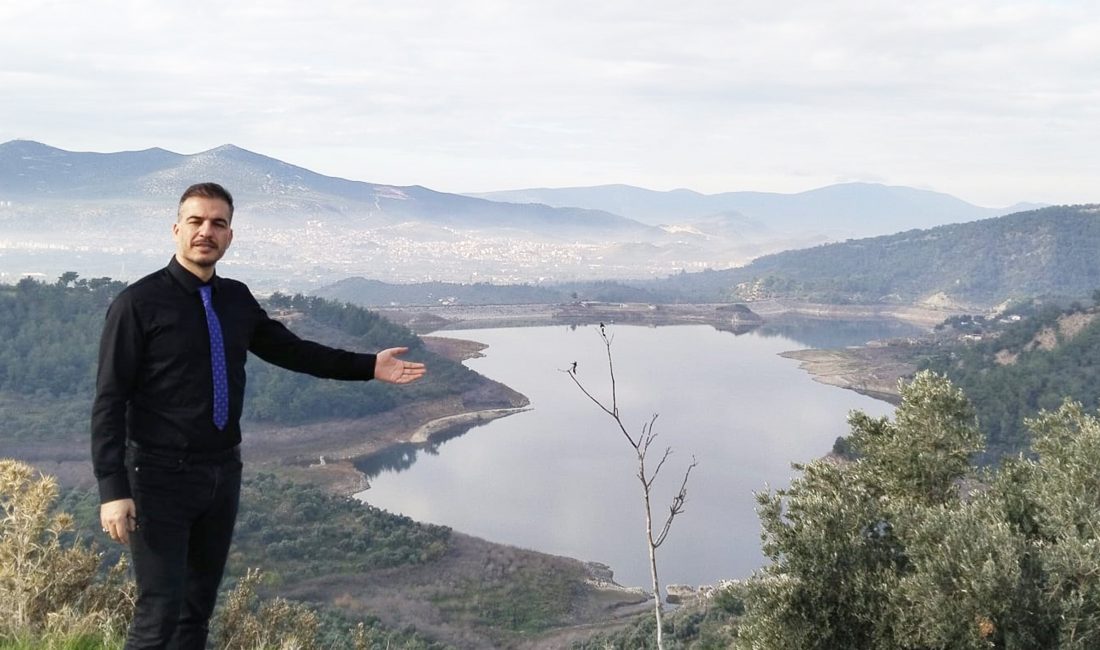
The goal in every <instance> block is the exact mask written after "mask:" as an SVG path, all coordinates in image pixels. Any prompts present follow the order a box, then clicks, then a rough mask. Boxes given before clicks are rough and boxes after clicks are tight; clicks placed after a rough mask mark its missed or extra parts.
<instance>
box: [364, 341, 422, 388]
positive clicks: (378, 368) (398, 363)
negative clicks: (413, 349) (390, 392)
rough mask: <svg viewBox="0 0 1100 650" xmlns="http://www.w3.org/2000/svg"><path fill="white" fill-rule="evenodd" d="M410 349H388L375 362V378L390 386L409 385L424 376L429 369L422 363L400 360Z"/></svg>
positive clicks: (379, 354)
mask: <svg viewBox="0 0 1100 650" xmlns="http://www.w3.org/2000/svg"><path fill="white" fill-rule="evenodd" d="M408 351H409V349H408V348H388V349H385V350H382V351H381V352H379V353H378V355H377V356H376V357H375V360H374V378H375V379H377V380H379V381H384V382H386V383H389V384H408V383H411V382H414V381H416V380H417V379H420V378H421V377H423V376H424V374H425V373H426V372H428V369H427V368H426V367H425V366H424V364H422V363H413V362H412V361H405V360H403V359H398V358H397V357H398V355H401V354H405V353H406V352H408Z"/></svg>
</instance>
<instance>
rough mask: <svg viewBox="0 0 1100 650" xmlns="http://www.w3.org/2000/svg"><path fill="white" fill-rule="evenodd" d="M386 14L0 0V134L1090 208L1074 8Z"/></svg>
mask: <svg viewBox="0 0 1100 650" xmlns="http://www.w3.org/2000/svg"><path fill="white" fill-rule="evenodd" d="M409 5H410V3H404V2H398V1H397V0H381V1H376V2H370V3H359V2H345V1H336V0H317V1H314V2H310V3H301V2H289V1H274V2H258V1H255V2H241V1H238V2H224V1H221V2H215V1H212V0H202V1H200V2H191V3H187V4H183V3H165V2H152V1H148V2H140V1H138V0H131V1H122V0H116V1H111V2H107V1H94V0H93V1H86V2H40V3H18V4H17V3H8V4H0V23H2V24H4V25H5V38H4V39H0V84H2V85H0V87H2V88H3V90H4V92H3V96H4V101H3V102H0V140H6V139H9V138H14V137H26V138H32V139H37V140H41V141H44V142H47V143H49V144H53V145H56V146H61V147H66V148H78V149H91V150H114V149H134V148H144V147H149V146H164V147H167V148H170V149H175V150H178V151H182V152H193V151H197V150H201V149H205V148H209V147H212V146H216V145H218V144H222V143H224V142H234V143H236V144H239V145H241V146H245V147H248V148H252V149H255V150H258V151H261V152H264V153H268V154H270V155H274V156H276V157H280V158H284V159H287V160H288V161H289V162H293V163H295V164H301V165H304V166H307V167H311V168H314V169H316V170H318V171H322V172H324V173H331V174H336V175H342V176H347V177H352V178H361V179H364V180H372V181H377V182H390V183H402V184H411V183H418V184H423V185H428V186H431V187H436V188H438V189H443V190H450V191H462V190H486V189H500V188H504V187H519V186H526V185H562V184H570V185H571V184H596V183H607V182H625V183H633V184H643V185H649V186H653V187H657V188H670V187H692V188H695V189H699V190H702V191H726V190H736V189H764V190H778V191H798V190H802V189H808V188H809V187H811V186H813V185H814V184H827V183H830V182H833V181H834V180H835V179H836V178H846V177H850V176H853V175H856V176H858V177H881V178H887V179H889V180H890V182H893V183H898V184H909V185H928V186H933V187H935V188H937V189H939V190H941V191H948V192H951V193H954V194H957V195H959V196H961V197H963V198H966V199H969V200H973V201H977V202H982V203H986V204H1006V203H1012V202H1014V201H1017V200H1041V201H1053V202H1063V201H1085V200H1093V201H1096V200H1100V196H1097V195H1096V192H1097V190H1096V189H1095V186H1096V183H1095V179H1096V178H1097V176H1098V174H1100V150H1098V148H1097V147H1096V146H1094V145H1095V143H1096V142H1097V141H1098V140H1097V136H1100V121H1098V120H1097V117H1098V116H1097V112H1098V109H1097V102H1096V100H1097V90H1096V89H1097V88H1100V66H1098V63H1097V62H1098V61H1100V15H1098V14H1100V11H1098V10H1096V9H1095V8H1094V7H1093V5H1092V4H1091V3H1089V2H1069V1H1066V2H1057V3H1052V2H1045V1H1042V0H1030V1H1026V2H1024V1H1016V2H995V1H992V0H964V1H955V2H949V1H947V0H933V1H931V2H922V3H908V4H904V3H877V4H873V5H869V3H865V2H856V1H855V0H837V1H832V2H806V1H803V2H791V3H784V4H783V5H782V6H781V7H779V8H776V7H767V6H765V5H763V3H758V2H745V1H733V2H728V1H725V2H716V1H703V0H701V1H698V2H692V3H684V4H683V5H681V6H675V5H673V4H672V3H668V2H664V1H660V2H657V1H654V0H642V1H634V2H624V1H620V0H614V1H609V2H603V3H596V5H593V4H592V3H587V2H580V1H579V0H565V1H561V2H533V1H530V0H527V1H520V2H503V1H490V0H481V1H477V2H463V3H443V2H435V3H421V4H418V5H417V6H409ZM792 170H798V171H797V172H795V171H792ZM851 170H860V171H859V172H858V173H857V174H853V172H852V171H851Z"/></svg>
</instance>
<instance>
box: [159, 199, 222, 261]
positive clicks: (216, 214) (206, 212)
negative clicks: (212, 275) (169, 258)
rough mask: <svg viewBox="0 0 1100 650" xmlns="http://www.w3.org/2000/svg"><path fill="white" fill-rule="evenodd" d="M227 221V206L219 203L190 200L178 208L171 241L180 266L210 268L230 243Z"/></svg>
mask: <svg viewBox="0 0 1100 650" xmlns="http://www.w3.org/2000/svg"><path fill="white" fill-rule="evenodd" d="M230 219H231V217H230V216H229V204H227V203H226V202H225V201H223V200H221V199H208V198H205V197H201V196H192V197H191V198H189V199H187V200H186V201H184V202H183V203H182V204H180V207H179V216H178V218H177V219H176V223H175V224H173V225H172V237H173V238H174V239H175V240H176V253H177V254H178V256H179V257H180V260H181V262H184V263H186V262H190V263H192V264H194V265H195V266H198V267H201V268H207V267H212V266H214V264H215V263H217V261H218V260H220V259H221V258H222V255H225V251H226V249H228V248H229V244H230V242H232V241H233V229H232V228H230V227H229V226H230Z"/></svg>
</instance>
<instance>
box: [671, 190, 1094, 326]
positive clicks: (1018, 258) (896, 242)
mask: <svg viewBox="0 0 1100 650" xmlns="http://www.w3.org/2000/svg"><path fill="white" fill-rule="evenodd" d="M1098 252H1100V206H1096V205H1080V206H1058V207H1050V208H1043V209H1040V210H1031V211H1028V212H1018V213H1015V214H1011V215H1007V216H1004V217H997V218H993V219H985V220H982V221H975V222H971V223H963V224H955V225H949V226H941V227H938V228H932V229H929V230H910V231H908V232H903V233H899V234H896V235H888V236H885V237H874V238H870V239H858V240H849V241H846V242H843V243H838V244H827V245H823V246H817V247H815V248H809V249H804V250H793V251H786V252H783V253H778V254H775V255H768V256H765V257H761V258H758V259H757V260H755V261H754V262H753V263H752V264H749V265H748V266H745V267H742V268H737V269H730V270H727V271H710V272H704V273H685V274H681V275H677V276H673V277H671V278H668V279H667V280H664V281H660V282H655V283H653V284H652V285H651V287H652V289H653V290H654V291H655V292H658V293H671V294H679V295H681V296H682V297H683V299H686V300H692V301H699V302H720V301H731V300H734V301H737V300H753V299H760V298H773V297H778V298H793V299H802V300H809V301H814V302H830V303H849V302H860V303H878V302H887V303H918V302H922V301H932V302H937V303H944V302H946V303H954V304H960V305H981V306H988V305H994V304H998V303H1001V302H1003V301H1005V300H1009V299H1013V298H1028V297H1033V296H1040V295H1065V296H1084V295H1088V293H1090V292H1091V291H1092V289H1093V288H1095V287H1096V286H1100V255H1098V254H1097V253H1098Z"/></svg>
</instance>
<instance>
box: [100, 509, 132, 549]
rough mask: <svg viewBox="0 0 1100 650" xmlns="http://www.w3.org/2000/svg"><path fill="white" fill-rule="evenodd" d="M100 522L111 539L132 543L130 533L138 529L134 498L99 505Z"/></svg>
mask: <svg viewBox="0 0 1100 650" xmlns="http://www.w3.org/2000/svg"><path fill="white" fill-rule="evenodd" d="M99 523H100V524H101V525H102V526H103V532H105V533H107V534H108V535H110V536H111V539H113V540H115V541H116V542H121V543H123V544H129V543H130V533H132V532H133V531H134V530H136V529H137V510H136V509H135V508H134V500H133V499H116V500H115V501H108V502H107V503H104V504H102V505H101V506H99Z"/></svg>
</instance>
